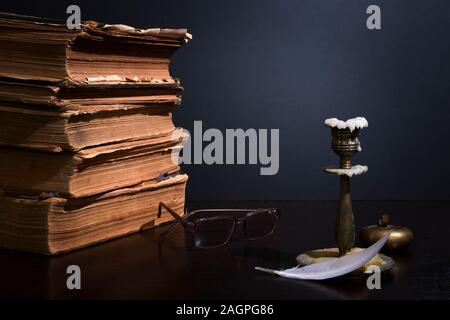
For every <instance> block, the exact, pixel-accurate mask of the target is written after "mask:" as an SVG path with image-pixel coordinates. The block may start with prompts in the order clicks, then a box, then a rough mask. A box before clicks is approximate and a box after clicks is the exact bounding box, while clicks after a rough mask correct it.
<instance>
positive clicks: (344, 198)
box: [336, 175, 355, 256]
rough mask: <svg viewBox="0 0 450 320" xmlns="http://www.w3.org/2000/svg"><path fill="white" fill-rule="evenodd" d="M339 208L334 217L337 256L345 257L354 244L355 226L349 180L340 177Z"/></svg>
mask: <svg viewBox="0 0 450 320" xmlns="http://www.w3.org/2000/svg"><path fill="white" fill-rule="evenodd" d="M340 178H341V191H340V197H339V207H338V211H337V215H336V242H337V246H338V249H339V256H343V255H345V253H346V252H348V251H349V250H350V249H351V248H353V245H354V243H355V224H354V218H353V207H352V199H351V197H350V178H349V177H348V176H346V175H342V176H341V177H340Z"/></svg>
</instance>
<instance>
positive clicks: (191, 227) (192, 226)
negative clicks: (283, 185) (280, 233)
mask: <svg viewBox="0 0 450 320" xmlns="http://www.w3.org/2000/svg"><path fill="white" fill-rule="evenodd" d="M162 208H164V209H166V210H167V212H169V214H171V215H172V216H173V217H174V218H175V220H176V221H175V223H174V224H173V226H171V227H170V228H169V229H168V230H166V231H164V232H163V233H162V234H161V235H160V236H159V238H160V239H162V238H165V237H167V236H168V235H169V234H170V233H171V232H172V231H173V230H175V228H176V226H178V224H179V223H181V224H182V226H183V227H184V228H185V230H187V231H189V232H191V233H192V234H193V235H194V236H195V232H196V228H197V225H198V224H200V223H202V222H204V221H206V220H208V221H213V220H219V219H220V220H222V219H228V220H232V221H233V226H232V227H231V228H230V232H229V234H228V236H227V239H226V240H225V241H224V242H223V243H221V244H218V245H214V246H199V245H197V244H196V243H195V241H193V242H194V247H196V248H199V249H215V248H220V247H223V246H225V245H227V244H228V243H229V242H230V239H231V237H232V236H233V234H234V231H235V229H236V226H238V225H240V224H243V225H244V235H245V237H246V238H247V240H251V241H253V240H262V239H265V238H268V237H270V236H271V235H272V234H273V233H274V232H275V229H276V227H277V225H278V220H279V219H280V216H281V211H280V210H279V209H278V208H265V209H199V210H194V211H191V212H189V213H186V212H185V213H184V215H183V216H180V215H179V214H178V213H176V212H175V211H174V210H173V209H171V208H170V207H169V206H168V205H166V204H165V203H163V202H160V203H159V206H158V215H157V217H158V218H161V214H162ZM199 212H211V213H212V212H228V213H236V212H247V214H246V215H245V216H243V217H233V216H230V215H220V216H214V217H205V218H199V219H197V220H195V222H191V221H187V219H188V218H190V217H192V216H193V215H194V214H196V213H199ZM262 212H267V213H269V214H272V215H274V216H275V222H274V224H273V227H272V230H271V231H270V232H269V233H267V234H266V235H264V236H261V237H249V236H248V234H247V224H246V223H245V220H246V219H248V218H249V217H251V216H253V215H255V214H258V213H262ZM172 222H173V221H172Z"/></svg>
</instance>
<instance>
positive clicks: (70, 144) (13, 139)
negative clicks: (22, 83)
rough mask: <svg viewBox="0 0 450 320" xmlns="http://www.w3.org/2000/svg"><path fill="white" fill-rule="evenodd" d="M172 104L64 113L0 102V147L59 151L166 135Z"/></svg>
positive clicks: (110, 106) (65, 111) (109, 106)
mask: <svg viewBox="0 0 450 320" xmlns="http://www.w3.org/2000/svg"><path fill="white" fill-rule="evenodd" d="M175 106H176V105H174V104H173V103H159V104H146V105H145V104H141V105H137V104H136V105H126V104H124V105H102V106H100V107H99V108H97V106H92V107H90V108H87V109H78V110H67V109H66V110H64V109H60V108H58V109H54V108H53V109H51V108H43V107H42V106H41V105H29V104H21V103H10V102H1V101H0V145H1V146H17V147H23V148H28V149H36V150H46V151H50V152H61V151H62V150H69V151H78V150H80V149H82V148H88V147H92V146H98V145H103V144H108V143H117V142H125V141H135V140H140V139H148V138H154V137H161V136H167V135H169V134H170V133H171V132H173V130H175V126H174V124H173V121H172V111H173V109H174V108H175Z"/></svg>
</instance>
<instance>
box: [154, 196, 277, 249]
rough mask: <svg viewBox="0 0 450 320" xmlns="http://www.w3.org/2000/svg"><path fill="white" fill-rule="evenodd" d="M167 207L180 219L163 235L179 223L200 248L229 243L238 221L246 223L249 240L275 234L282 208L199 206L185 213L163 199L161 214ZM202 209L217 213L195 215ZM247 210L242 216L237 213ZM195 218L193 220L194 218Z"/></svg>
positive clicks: (216, 246) (201, 211)
mask: <svg viewBox="0 0 450 320" xmlns="http://www.w3.org/2000/svg"><path fill="white" fill-rule="evenodd" d="M163 208H164V209H166V210H167V211H168V212H169V213H170V214H171V215H172V216H173V217H174V218H175V220H176V223H175V224H174V225H173V226H171V227H170V228H169V229H168V230H167V231H165V232H164V233H162V234H161V235H160V238H164V237H167V236H168V235H169V234H170V233H171V232H172V231H173V230H175V227H176V226H177V225H178V224H180V223H181V224H182V225H183V227H184V228H185V229H186V230H188V231H190V232H191V233H192V234H193V236H194V237H193V238H194V246H195V247H197V248H204V249H213V248H218V247H221V246H224V245H226V244H227V243H228V242H229V241H230V239H231V236H232V235H233V233H234V230H235V228H236V226H237V225H240V224H242V225H243V227H244V234H245V237H246V238H247V239H248V240H259V239H264V238H267V237H269V236H270V235H272V234H273V233H274V231H275V228H276V226H277V224H278V220H279V218H280V216H281V212H280V211H279V210H278V209H276V208H269V209H203V210H195V211H192V212H190V213H187V214H185V215H183V217H181V216H180V215H179V214H178V213H176V212H175V211H174V210H172V209H171V208H170V207H169V206H167V205H166V204H164V203H163V202H160V204H159V208H158V218H160V217H161V214H162V209H163ZM198 213H205V214H214V216H212V217H205V218H198V219H192V218H194V217H193V216H194V215H195V214H198ZM236 213H245V215H244V216H242V217H236V216H233V215H235V214H236ZM191 219H192V220H194V221H190V220H191Z"/></svg>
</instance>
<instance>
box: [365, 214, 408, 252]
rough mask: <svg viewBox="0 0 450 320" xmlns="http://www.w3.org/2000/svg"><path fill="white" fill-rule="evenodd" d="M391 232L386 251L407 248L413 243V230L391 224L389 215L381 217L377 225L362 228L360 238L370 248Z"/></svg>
mask: <svg viewBox="0 0 450 320" xmlns="http://www.w3.org/2000/svg"><path fill="white" fill-rule="evenodd" d="M389 231H392V232H391V235H390V236H389V238H388V240H387V242H386V244H385V245H384V249H388V250H397V249H402V248H405V247H406V246H408V245H409V244H410V243H411V242H412V240H413V238H414V236H413V232H412V231H411V229H409V228H407V227H401V226H393V225H391V224H389V215H388V214H383V215H381V217H380V218H379V219H378V224H377V225H372V226H368V227H364V228H362V229H361V232H360V233H359V238H360V240H361V242H362V243H364V244H365V245H367V246H370V245H372V244H374V243H375V242H376V241H377V240H378V239H380V238H381V237H383V236H384V235H385V234H386V233H387V232H389Z"/></svg>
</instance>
